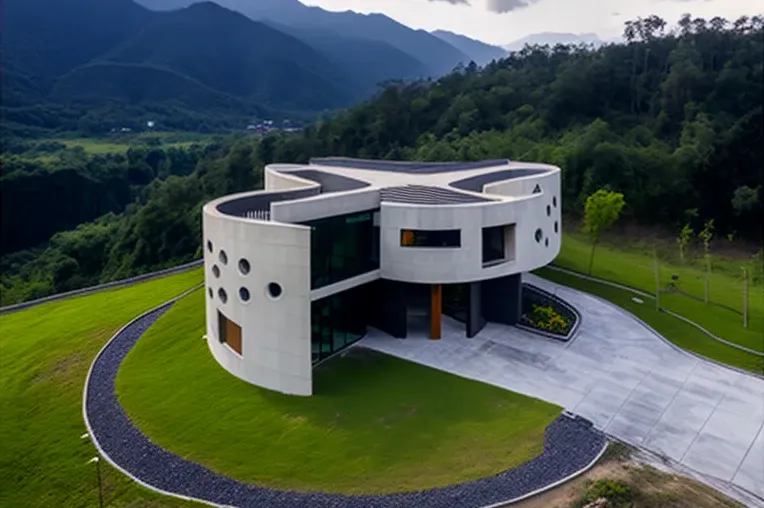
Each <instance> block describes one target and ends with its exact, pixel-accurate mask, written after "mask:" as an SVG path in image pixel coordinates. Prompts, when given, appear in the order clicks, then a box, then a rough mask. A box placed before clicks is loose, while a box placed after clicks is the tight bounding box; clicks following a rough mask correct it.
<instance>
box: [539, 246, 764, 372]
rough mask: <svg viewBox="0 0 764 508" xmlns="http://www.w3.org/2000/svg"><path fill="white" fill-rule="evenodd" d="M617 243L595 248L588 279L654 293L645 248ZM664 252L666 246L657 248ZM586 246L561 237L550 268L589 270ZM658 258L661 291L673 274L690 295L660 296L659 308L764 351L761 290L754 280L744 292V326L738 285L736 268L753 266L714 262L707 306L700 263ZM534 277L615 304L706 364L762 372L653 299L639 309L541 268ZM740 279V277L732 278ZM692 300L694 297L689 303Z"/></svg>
mask: <svg viewBox="0 0 764 508" xmlns="http://www.w3.org/2000/svg"><path fill="white" fill-rule="evenodd" d="M625 245H629V244H628V243H626V242H623V241H620V242H617V240H615V239H611V241H610V242H604V243H603V244H602V245H599V246H598V247H597V250H596V253H595V261H594V267H593V270H592V276H594V277H598V278H601V279H605V280H609V281H612V282H616V283H619V284H623V285H626V286H629V287H633V288H635V289H639V290H642V291H645V292H647V293H652V294H654V293H655V271H654V269H653V256H652V254H651V253H650V249H646V248H645V246H644V245H640V244H638V243H637V244H632V245H631V246H630V247H625ZM662 247H663V248H664V249H665V245H664V246H662ZM590 249H591V247H590V246H589V245H588V243H587V242H586V241H585V239H584V238H582V237H581V236H580V235H578V234H575V233H574V234H566V235H565V237H564V241H563V247H562V250H561V252H560V255H559V256H558V258H557V259H556V260H555V263H554V264H555V265H557V266H560V267H563V268H567V269H570V270H573V271H576V272H579V273H586V272H587V270H588V266H589V254H590ZM666 257H669V256H668V255H666V254H665V250H664V251H663V253H662V255H659V258H663V259H661V262H660V270H659V274H660V286H661V287H662V288H667V287H668V284H669V282H670V281H671V277H672V275H678V276H679V283H678V285H679V289H680V290H681V291H683V292H685V293H687V294H689V295H692V297H691V296H687V295H685V294H680V293H662V294H661V296H660V302H661V306H662V307H663V308H665V309H668V310H671V311H673V312H676V313H677V314H680V315H682V316H684V317H686V318H688V319H690V320H692V321H694V322H696V323H698V324H699V325H701V326H702V327H704V328H706V329H707V330H709V331H710V332H711V333H713V334H714V335H716V336H718V337H721V338H723V339H725V340H728V341H730V342H733V343H736V344H739V345H742V346H745V347H747V348H750V349H753V350H756V351H764V287H763V286H762V281H761V280H760V279H757V278H756V277H755V276H754V277H752V279H754V280H753V281H752V282H751V284H750V288H749V323H748V328H744V327H743V318H742V309H743V282H742V270H741V269H740V267H741V266H746V267H747V268H748V269H749V271H750V272H754V275H756V272H755V270H756V267H755V266H754V263H752V262H751V261H750V260H739V261H736V260H729V259H721V258H714V261H713V271H712V274H711V278H710V284H709V288H710V291H709V294H710V300H711V303H708V304H707V303H705V302H704V301H702V299H703V295H704V278H705V273H704V271H703V269H702V264H701V261H699V260H698V259H697V258H695V257H693V258H691V259H689V260H688V261H687V263H686V264H684V265H682V264H679V263H677V262H670V261H667V260H665V258H666ZM538 274H539V275H541V276H543V277H545V278H548V279H550V280H554V281H556V282H559V283H561V284H564V285H567V286H571V287H574V288H577V289H581V290H583V291H586V292H589V293H592V294H596V295H598V296H600V297H603V298H605V299H607V300H609V301H611V302H613V303H615V304H616V305H619V306H621V307H623V308H625V309H626V310H628V311H630V312H632V313H633V314H635V315H637V316H639V317H640V318H641V319H643V320H644V321H645V322H647V323H648V324H650V325H651V326H653V327H654V328H655V329H656V330H657V331H659V332H660V333H661V334H663V335H664V336H665V337H666V338H668V339H669V340H671V341H672V342H674V343H675V344H677V345H679V346H681V347H683V348H685V349H689V350H691V351H694V352H696V353H699V354H701V355H704V356H707V357H709V358H711V359H714V360H717V361H720V362H723V363H726V364H729V365H733V366H736V367H740V368H744V369H747V370H752V371H756V372H762V358H761V357H757V356H756V355H752V354H750V353H746V352H744V351H740V350H737V349H735V348H733V347H730V346H727V345H725V344H722V343H720V342H717V341H714V340H713V339H711V338H709V337H708V336H707V335H705V334H703V333H702V332H701V331H699V330H698V329H696V328H694V327H692V326H691V325H689V324H686V323H683V322H681V321H680V320H678V319H676V318H675V317H672V316H670V315H668V314H665V313H662V312H658V311H656V310H655V304H654V300H645V302H644V303H642V304H639V303H636V302H634V301H633V300H632V297H633V296H634V294H632V293H631V292H628V291H625V290H621V289H617V288H613V287H610V286H607V285H604V284H600V283H597V282H592V281H588V280H584V279H581V278H578V277H575V276H572V275H568V274H564V273H559V272H555V271H553V270H549V269H542V270H540V271H539V272H538ZM736 274H740V275H736ZM693 297H694V298H693Z"/></svg>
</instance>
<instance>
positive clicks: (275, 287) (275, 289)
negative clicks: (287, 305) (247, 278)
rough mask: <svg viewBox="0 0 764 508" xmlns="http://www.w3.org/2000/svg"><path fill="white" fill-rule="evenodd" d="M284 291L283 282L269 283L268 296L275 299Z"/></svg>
mask: <svg viewBox="0 0 764 508" xmlns="http://www.w3.org/2000/svg"><path fill="white" fill-rule="evenodd" d="M283 292H284V290H283V289H282V288H281V284H278V283H276V282H271V283H270V284H268V296H270V297H271V298H273V299H274V300H275V299H277V298H280V297H281V294H282V293H283Z"/></svg>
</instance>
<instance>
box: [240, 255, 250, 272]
mask: <svg viewBox="0 0 764 508" xmlns="http://www.w3.org/2000/svg"><path fill="white" fill-rule="evenodd" d="M249 269H250V266H249V261H247V260H246V259H243V258H242V259H240V260H239V272H241V274H242V275H247V274H248V273H249Z"/></svg>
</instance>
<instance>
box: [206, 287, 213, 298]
mask: <svg viewBox="0 0 764 508" xmlns="http://www.w3.org/2000/svg"><path fill="white" fill-rule="evenodd" d="M207 292H208V293H209V294H210V298H214V297H215V293H213V292H212V288H207Z"/></svg>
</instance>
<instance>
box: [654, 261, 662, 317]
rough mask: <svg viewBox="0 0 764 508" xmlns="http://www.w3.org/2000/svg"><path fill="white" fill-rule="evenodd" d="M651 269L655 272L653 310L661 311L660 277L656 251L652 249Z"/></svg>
mask: <svg viewBox="0 0 764 508" xmlns="http://www.w3.org/2000/svg"><path fill="white" fill-rule="evenodd" d="M653 269H654V270H655V310H657V311H660V310H661V276H660V272H659V268H658V251H657V250H655V247H653Z"/></svg>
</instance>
